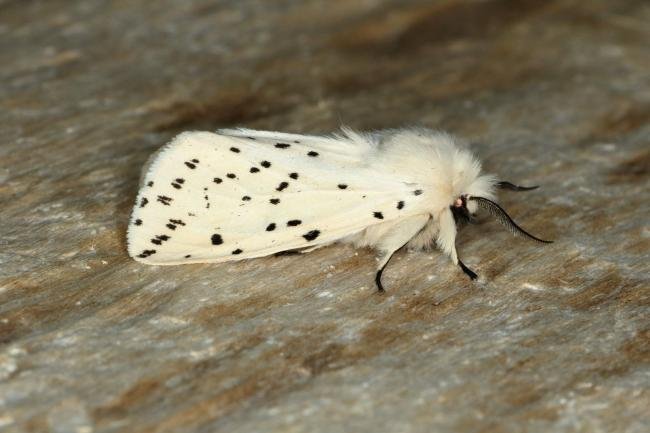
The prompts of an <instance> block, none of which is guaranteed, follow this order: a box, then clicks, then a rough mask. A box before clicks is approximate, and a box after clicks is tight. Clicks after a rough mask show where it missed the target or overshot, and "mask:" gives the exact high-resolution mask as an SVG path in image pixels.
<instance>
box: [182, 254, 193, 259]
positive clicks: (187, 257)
mask: <svg viewBox="0 0 650 433" xmlns="http://www.w3.org/2000/svg"><path fill="white" fill-rule="evenodd" d="M190 257H192V254H188V255H186V256H185V257H183V258H185V259H189V258H190Z"/></svg>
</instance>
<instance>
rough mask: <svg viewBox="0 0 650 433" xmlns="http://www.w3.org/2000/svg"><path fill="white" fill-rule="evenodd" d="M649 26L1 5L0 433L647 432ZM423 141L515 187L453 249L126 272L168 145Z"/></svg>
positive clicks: (615, 17)
mask: <svg viewBox="0 0 650 433" xmlns="http://www.w3.org/2000/svg"><path fill="white" fill-rule="evenodd" d="M648 22H650V4H649V3H648V2H647V1H642V0H624V1H614V0H610V1H604V0H590V1H577V0H574V1H571V0H556V1H541V0H540V1H533V0H527V1H515V0H509V1H508V0H484V1H472V0H444V1H398V0H367V1H343V0H340V1H332V2H325V1H261V0H260V1H221V2H209V1H198V0H197V1H183V2H181V1H172V0H165V1H156V2H145V1H125V0H123V1H119V0H116V1H110V2H108V1H98V0H94V1H78V2H76V1H62V0H51V1H7V0H5V1H0V430H3V431H8V432H22V431H26V432H42V431H51V432H77V433H90V432H167V431H187V432H211V431H224V432H225V431H227V432H233V433H235V432H282V433H285V432H351V431H354V432H378V431H390V432H523V431H531V432H608V433H609V432H647V431H649V430H650V415H649V414H650V409H649V408H650V388H649V387H650V320H649V315H648V312H649V308H648V307H649V304H650V302H649V299H650V287H649V286H650V284H649V277H648V270H649V269H648V256H649V255H648V252H649V250H650V228H649V227H648V214H649V210H650V208H649V204H648V203H649V200H648V198H649V197H648V195H649V192H648V191H649V186H650V185H649V183H650V182H649V176H648V174H649V171H650V169H649V166H650V151H649V148H650V125H649V119H650V30H649V27H648ZM340 123H346V124H348V125H350V126H352V127H355V128H358V129H374V128H387V127H397V126H403V125H415V124H417V125H424V126H428V127H433V128H442V129H446V130H449V131H451V132H453V133H456V134H458V135H461V136H463V137H465V138H467V139H468V140H471V141H473V142H476V143H477V145H476V148H475V149H476V151H477V153H478V154H479V155H480V157H481V158H482V159H483V161H484V162H485V166H486V169H487V170H488V171H490V172H494V173H497V174H499V175H501V176H502V177H504V178H507V179H510V180H513V181H517V182H521V183H524V184H526V183H527V184H537V183H539V184H542V189H540V190H538V191H536V192H533V193H528V194H523V193H521V194H515V193H509V194H506V193H504V194H502V197H501V201H502V203H503V204H504V206H505V207H506V208H507V209H509V211H510V212H511V213H512V214H513V215H514V216H515V218H516V219H517V220H518V221H519V222H521V223H522V224H523V225H524V226H525V227H527V228H528V229H530V230H531V231H532V232H533V233H536V234H539V235H540V236H546V237H549V238H553V239H556V240H557V242H556V243H555V244H553V245H552V246H548V247H544V248H540V247H538V246H537V245H534V244H532V243H527V242H524V241H522V240H520V239H517V238H512V237H510V236H509V235H508V234H507V233H506V232H504V231H502V230H501V229H500V228H499V227H498V226H497V225H496V224H494V223H492V222H485V223H483V224H482V225H481V226H478V227H470V228H468V229H466V230H464V231H463V232H462V233H461V236H460V240H461V241H460V244H459V248H460V250H461V251H462V254H463V257H464V258H465V261H466V263H467V264H468V265H470V266H471V267H473V268H474V269H475V270H476V271H477V272H478V273H479V274H480V275H481V278H480V280H479V281H478V282H470V281H468V279H467V278H466V277H465V276H464V275H462V273H461V272H459V270H458V269H457V268H455V267H454V266H452V265H451V264H450V263H449V261H448V259H446V258H444V257H442V256H441V255H439V254H437V253H431V254H426V253H424V254H423V253H419V254H418V253H411V254H407V253H404V252H402V253H399V254H398V255H397V256H396V257H395V259H394V260H393V261H392V262H391V265H390V267H389V268H388V271H387V273H386V274H385V277H384V283H385V285H386V287H387V290H388V292H387V294H386V295H384V296H378V295H376V294H375V292H374V287H373V283H372V277H373V270H374V266H375V261H374V255H373V254H372V252H370V251H366V250H358V251H355V250H353V249H352V248H350V247H346V246H331V247H328V248H325V249H322V250H318V251H315V252H313V253H310V254H309V255H306V256H300V257H282V258H263V259H257V260H251V261H246V262H241V263H232V264H222V265H190V266H178V267H164V268H162V267H161V268H156V267H148V266H143V265H140V264H138V263H136V262H134V261H132V260H130V259H129V258H128V257H127V255H126V253H125V236H124V234H125V228H126V224H127V220H128V216H129V212H130V208H131V206H132V203H133V200H134V197H135V193H136V189H137V179H138V176H139V170H140V167H141V166H142V164H143V163H144V161H145V160H146V158H147V156H148V155H149V154H151V153H152V152H153V151H154V150H155V149H156V148H158V147H159V146H161V145H162V144H164V143H165V142H166V141H167V140H168V139H169V138H170V137H172V136H173V135H174V134H176V133H178V132H179V131H182V130H187V129H208V130H214V129H216V128H218V127H225V126H233V125H242V126H249V127H254V128H264V129H279V130H285V131H291V132H304V133H314V132H328V131H332V130H334V129H336V128H337V127H338V125H339V124H340Z"/></svg>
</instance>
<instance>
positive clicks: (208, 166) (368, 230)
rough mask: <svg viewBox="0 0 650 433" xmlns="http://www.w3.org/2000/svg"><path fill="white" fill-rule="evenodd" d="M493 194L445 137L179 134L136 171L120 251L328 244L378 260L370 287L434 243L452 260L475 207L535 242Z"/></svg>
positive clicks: (173, 255) (183, 258)
mask: <svg viewBox="0 0 650 433" xmlns="http://www.w3.org/2000/svg"><path fill="white" fill-rule="evenodd" d="M496 188H503V189H510V190H516V191H521V190H528V189H534V188H536V187H530V188H526V187H518V186H516V185H513V184H511V183H509V182H503V181H502V182H499V181H497V180H496V178H495V177H494V176H491V175H485V174H481V164H480V163H479V161H478V160H477V159H476V158H475V157H474V156H473V155H472V154H471V153H470V152H469V150H467V149H466V148H465V147H463V146H462V145H461V144H459V143H458V142H457V140H456V139H454V137H452V136H450V135H448V134H445V133H440V132H435V131H431V130H427V129H419V128H409V129H399V130H387V131H379V132H372V133H364V134H361V133H357V132H354V131H352V130H350V129H346V128H343V129H342V133H341V134H336V135H332V136H314V135H298V134H285V133H280V132H269V131H255V130H250V129H223V130H219V131H217V132H216V133H211V132H184V133H182V134H180V135H178V136H177V137H175V138H174V139H173V140H172V141H171V142H170V143H169V144H167V145H166V146H164V147H163V148H162V149H160V150H159V151H158V152H156V153H155V154H154V155H153V156H152V157H151V158H150V160H149V162H148V163H147V165H146V166H145V168H144V171H143V176H142V180H141V189H140V191H139V193H138V197H137V201H136V204H135V206H134V209H133V213H132V216H131V221H130V224H129V228H128V250H129V254H130V255H131V257H133V258H134V259H135V260H137V261H139V262H143V263H147V264H151V265H177V264H184V263H205V262H212V263H216V262H225V261H230V260H241V259H249V258H253V257H262V256H267V255H270V254H277V253H283V252H307V251H312V250H314V249H316V248H320V247H322V246H325V245H328V244H331V243H333V242H337V241H341V242H349V243H352V244H354V245H355V246H357V247H362V246H370V247H373V248H375V249H376V250H378V251H379V253H380V260H379V262H378V265H377V274H376V278H375V281H376V284H377V288H378V289H379V291H383V287H382V284H381V274H382V271H383V270H384V268H385V266H386V264H387V263H388V261H389V260H390V258H391V256H392V255H393V253H395V251H397V250H399V249H400V248H402V247H404V246H407V247H409V248H411V249H430V248H432V247H433V246H434V245H437V246H438V247H439V248H440V249H441V250H442V251H443V252H444V253H445V254H447V255H448V256H449V257H450V258H451V260H452V262H453V263H454V264H457V265H459V266H460V267H461V268H462V269H463V271H464V272H465V273H466V274H467V275H469V276H470V277H471V278H472V279H474V278H476V274H475V273H474V272H472V271H471V270H470V269H469V268H467V267H466V266H465V265H464V264H463V262H462V261H461V260H459V258H458V253H457V252H456V246H455V239H456V229H457V227H456V226H457V224H461V223H464V222H472V220H473V215H474V214H475V212H476V211H477V210H478V209H483V210H486V211H487V212H488V213H490V214H491V215H493V216H495V217H496V218H497V220H498V221H499V222H501V223H502V224H504V225H505V226H506V227H507V228H508V229H510V231H512V232H513V233H514V234H518V235H522V236H525V237H528V238H531V239H533V240H536V241H539V242H549V241H543V240H541V239H538V238H536V237H534V236H532V235H530V234H529V233H527V232H525V231H524V230H523V229H521V228H520V227H519V226H517V225H516V224H515V223H514V221H512V219H511V218H510V217H509V216H508V214H507V213H506V212H505V211H504V210H503V209H502V208H501V207H499V205H497V204H496V203H495V202H494V201H493V199H494V191H495V189H496Z"/></svg>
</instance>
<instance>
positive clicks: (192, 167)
mask: <svg viewBox="0 0 650 433" xmlns="http://www.w3.org/2000/svg"><path fill="white" fill-rule="evenodd" d="M185 165H186V166H188V167H189V168H191V169H192V170H194V169H195V168H196V164H195V163H193V162H189V161H185Z"/></svg>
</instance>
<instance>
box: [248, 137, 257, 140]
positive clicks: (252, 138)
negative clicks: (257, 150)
mask: <svg viewBox="0 0 650 433" xmlns="http://www.w3.org/2000/svg"><path fill="white" fill-rule="evenodd" d="M246 138H248V139H249V140H255V137H246Z"/></svg>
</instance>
